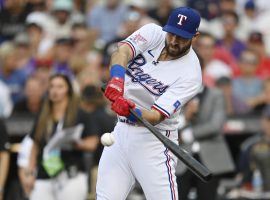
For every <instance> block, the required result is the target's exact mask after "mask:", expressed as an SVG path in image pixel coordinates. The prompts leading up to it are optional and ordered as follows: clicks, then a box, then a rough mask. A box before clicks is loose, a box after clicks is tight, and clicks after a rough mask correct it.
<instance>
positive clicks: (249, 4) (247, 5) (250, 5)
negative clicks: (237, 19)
mask: <svg viewBox="0 0 270 200" xmlns="http://www.w3.org/2000/svg"><path fill="white" fill-rule="evenodd" d="M245 9H251V10H254V9H255V3H254V1H252V0H248V1H247V2H246V3H245Z"/></svg>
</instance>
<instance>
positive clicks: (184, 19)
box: [163, 7, 201, 39]
mask: <svg viewBox="0 0 270 200" xmlns="http://www.w3.org/2000/svg"><path fill="white" fill-rule="evenodd" d="M200 21H201V16H200V14H199V13H198V12H197V11H196V10H194V9H192V8H189V7H179V8H176V9H174V10H173V11H172V12H171V14H170V16H169V19H168V21H167V24H166V25H165V26H164V27H163V30H164V31H166V32H169V33H172V34H174V35H177V36H180V37H182V38H186V39H191V38H192V37H193V36H194V35H195V34H196V32H197V31H198V28H199V25H200Z"/></svg>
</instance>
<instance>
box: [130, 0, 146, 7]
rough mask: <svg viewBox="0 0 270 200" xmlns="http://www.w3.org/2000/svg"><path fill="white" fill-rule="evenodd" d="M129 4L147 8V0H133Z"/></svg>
mask: <svg viewBox="0 0 270 200" xmlns="http://www.w3.org/2000/svg"><path fill="white" fill-rule="evenodd" d="M128 5H129V6H130V7H136V8H141V9H146V8H147V1H145V0H131V1H130V2H129V3H128Z"/></svg>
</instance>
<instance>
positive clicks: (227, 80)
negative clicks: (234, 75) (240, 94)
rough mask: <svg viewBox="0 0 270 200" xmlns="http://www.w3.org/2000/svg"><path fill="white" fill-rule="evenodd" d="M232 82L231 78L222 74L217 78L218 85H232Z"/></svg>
mask: <svg viewBox="0 0 270 200" xmlns="http://www.w3.org/2000/svg"><path fill="white" fill-rule="evenodd" d="M231 82H232V80H231V78H229V77H227V76H222V77H220V78H218V79H217V80H216V86H224V85H230V84H231Z"/></svg>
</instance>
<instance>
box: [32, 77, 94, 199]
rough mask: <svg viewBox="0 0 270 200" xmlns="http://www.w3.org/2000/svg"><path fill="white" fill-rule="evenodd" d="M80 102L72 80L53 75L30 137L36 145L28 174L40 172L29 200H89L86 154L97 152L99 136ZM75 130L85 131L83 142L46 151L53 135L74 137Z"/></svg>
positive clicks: (76, 141)
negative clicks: (84, 154)
mask: <svg viewBox="0 0 270 200" xmlns="http://www.w3.org/2000/svg"><path fill="white" fill-rule="evenodd" d="M78 103H79V102H78V100H77V97H76V94H75V93H74V91H73V89H72V85H71V81H70V80H69V78H68V77H67V76H65V75H61V74H55V75H53V76H51V78H50V84H49V90H48V96H47V98H46V99H45V100H44V104H43V107H42V109H41V112H40V115H39V117H38V118H37V121H36V123H35V125H34V129H33V131H32V133H31V135H30V136H31V138H32V139H33V141H34V144H33V147H32V150H31V158H30V165H29V168H28V172H29V174H32V175H34V172H35V170H37V171H36V172H37V177H36V181H35V183H34V185H32V187H33V191H32V193H31V195H30V199H33V200H36V199H39V200H42V199H44V200H45V199H46V200H49V199H50V200H54V199H67V200H69V199H70V200H73V199H78V200H80V199H81V200H84V199H85V198H86V195H87V185H88V184H87V170H86V169H85V165H84V160H83V151H94V150H95V149H96V146H97V136H96V135H95V134H96V132H95V130H93V127H94V126H95V124H94V123H93V121H92V120H91V117H90V116H89V114H88V113H87V112H85V111H84V110H82V109H81V108H80V107H79V106H78ZM79 127H82V128H83V130H81V128H80V129H79ZM76 129H78V130H77V131H78V132H79V133H80V132H81V131H82V135H81V139H80V140H73V142H72V140H70V141H69V142H67V141H66V142H65V143H63V141H62V143H61V145H60V146H55V147H54V148H53V149H52V150H51V151H49V152H48V151H46V150H45V149H46V148H49V147H48V146H47V145H48V143H50V141H51V139H52V138H53V137H54V136H55V137H56V135H57V134H58V135H59V134H60V133H61V132H62V131H63V132H64V134H71V133H72V131H75V130H76ZM68 130H70V131H68ZM67 136H68V135H67Z"/></svg>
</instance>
